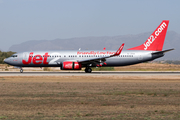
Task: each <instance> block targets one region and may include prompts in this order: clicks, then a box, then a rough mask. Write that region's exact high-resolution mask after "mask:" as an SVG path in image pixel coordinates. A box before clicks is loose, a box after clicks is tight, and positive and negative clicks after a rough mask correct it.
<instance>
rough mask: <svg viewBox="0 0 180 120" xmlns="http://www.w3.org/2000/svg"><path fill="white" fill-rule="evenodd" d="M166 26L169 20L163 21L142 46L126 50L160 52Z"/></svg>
mask: <svg viewBox="0 0 180 120" xmlns="http://www.w3.org/2000/svg"><path fill="white" fill-rule="evenodd" d="M168 24H169V20H163V21H162V22H161V24H160V25H159V26H158V27H157V28H156V30H155V31H154V32H153V33H152V34H151V35H150V36H149V38H148V39H147V40H146V42H145V43H144V44H142V45H140V46H137V47H133V48H130V49H128V50H149V51H162V49H163V45H164V40H165V37H166V32H167V28H168Z"/></svg>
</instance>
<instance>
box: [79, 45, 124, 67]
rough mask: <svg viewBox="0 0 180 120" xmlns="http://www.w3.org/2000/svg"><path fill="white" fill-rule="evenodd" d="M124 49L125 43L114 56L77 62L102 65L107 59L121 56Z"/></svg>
mask: <svg viewBox="0 0 180 120" xmlns="http://www.w3.org/2000/svg"><path fill="white" fill-rule="evenodd" d="M123 47H124V43H123V44H122V45H121V46H120V47H119V49H118V50H117V51H116V53H114V54H113V55H108V56H105V57H98V58H92V59H85V60H78V61H77V62H80V63H81V64H100V63H102V62H105V61H106V58H110V57H114V56H118V55H120V54H121V51H122V49H123ZM105 64H106V63H105Z"/></svg>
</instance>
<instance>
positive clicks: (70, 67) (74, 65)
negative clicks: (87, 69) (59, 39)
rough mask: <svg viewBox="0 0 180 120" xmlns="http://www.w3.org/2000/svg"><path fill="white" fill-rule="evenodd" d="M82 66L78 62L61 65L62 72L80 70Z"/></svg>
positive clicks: (67, 62)
mask: <svg viewBox="0 0 180 120" xmlns="http://www.w3.org/2000/svg"><path fill="white" fill-rule="evenodd" d="M81 68H82V65H81V63H79V62H72V61H65V62H63V63H62V67H61V69H62V70H81Z"/></svg>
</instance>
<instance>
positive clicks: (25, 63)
mask: <svg viewBox="0 0 180 120" xmlns="http://www.w3.org/2000/svg"><path fill="white" fill-rule="evenodd" d="M30 56H31V57H30ZM32 56H33V52H31V53H30V54H29V59H28V61H27V62H26V60H24V59H23V60H22V63H23V64H24V65H28V64H30V63H31V60H32Z"/></svg>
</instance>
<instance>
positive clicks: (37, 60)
mask: <svg viewBox="0 0 180 120" xmlns="http://www.w3.org/2000/svg"><path fill="white" fill-rule="evenodd" d="M48 57H49V55H48V53H45V54H44V55H43V57H42V56H41V55H35V56H34V57H33V52H31V53H30V54H29V58H28V60H27V61H26V60H24V59H23V60H22V63H23V64H24V65H28V64H30V63H31V62H33V64H35V65H39V64H41V63H43V64H44V65H47V64H48V62H47V58H48ZM43 58H44V59H43Z"/></svg>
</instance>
